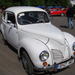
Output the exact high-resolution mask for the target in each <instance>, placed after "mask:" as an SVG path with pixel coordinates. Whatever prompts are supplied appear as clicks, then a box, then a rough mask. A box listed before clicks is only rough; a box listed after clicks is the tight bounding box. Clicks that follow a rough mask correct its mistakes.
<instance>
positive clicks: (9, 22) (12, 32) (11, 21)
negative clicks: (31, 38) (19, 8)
mask: <svg viewBox="0 0 75 75" xmlns="http://www.w3.org/2000/svg"><path fill="white" fill-rule="evenodd" d="M6 14H7V15H6V17H7V19H6V24H5V31H4V32H5V36H6V38H7V41H8V42H9V43H10V44H11V45H12V46H14V47H15V48H18V28H17V24H16V19H15V14H14V13H12V12H7V13H6Z"/></svg>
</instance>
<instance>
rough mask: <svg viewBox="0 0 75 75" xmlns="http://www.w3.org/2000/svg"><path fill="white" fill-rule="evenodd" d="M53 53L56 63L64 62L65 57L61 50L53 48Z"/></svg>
mask: <svg viewBox="0 0 75 75" xmlns="http://www.w3.org/2000/svg"><path fill="white" fill-rule="evenodd" d="M51 51H52V54H53V60H54V62H56V63H59V62H62V61H63V59H64V56H63V54H62V52H61V51H60V50H56V49H52V50H51Z"/></svg>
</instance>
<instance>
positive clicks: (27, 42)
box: [18, 38, 52, 68]
mask: <svg viewBox="0 0 75 75" xmlns="http://www.w3.org/2000/svg"><path fill="white" fill-rule="evenodd" d="M21 47H23V48H24V49H25V50H26V52H27V53H28V55H29V56H30V59H31V60H32V62H33V64H34V65H35V66H36V67H39V68H42V67H43V65H42V62H41V61H40V59H39V55H40V53H41V52H42V51H44V50H46V51H48V52H49V50H48V48H47V46H46V45H45V44H44V43H43V42H41V41H39V40H36V39H32V38H26V39H22V40H20V47H19V51H18V53H20V48H21ZM47 62H49V63H52V62H51V56H50V52H49V58H48V60H47Z"/></svg>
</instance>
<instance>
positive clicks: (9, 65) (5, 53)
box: [0, 17, 75, 75]
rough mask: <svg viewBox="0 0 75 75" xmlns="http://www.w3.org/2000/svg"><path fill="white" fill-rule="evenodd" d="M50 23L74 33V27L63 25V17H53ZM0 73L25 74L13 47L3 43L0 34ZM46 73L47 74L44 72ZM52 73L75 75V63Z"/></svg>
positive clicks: (0, 74)
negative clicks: (68, 27)
mask: <svg viewBox="0 0 75 75" xmlns="http://www.w3.org/2000/svg"><path fill="white" fill-rule="evenodd" d="M52 23H53V24H54V25H55V26H57V27H59V28H60V29H61V30H63V31H67V32H69V33H71V34H73V35H75V28H74V29H67V28H65V27H64V25H66V24H67V22H66V18H65V17H53V18H52ZM0 75H27V74H26V72H25V71H24V69H23V68H22V65H21V63H20V62H19V60H18V59H17V52H15V51H14V49H13V48H11V47H9V46H8V45H6V44H4V42H3V39H2V36H1V34H0ZM44 75H47V74H44ZM52 75H75V64H73V65H72V66H70V67H69V68H67V69H65V70H63V71H61V72H58V73H53V74H52Z"/></svg>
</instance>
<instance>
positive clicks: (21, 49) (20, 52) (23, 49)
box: [19, 47, 34, 66]
mask: <svg viewBox="0 0 75 75" xmlns="http://www.w3.org/2000/svg"><path fill="white" fill-rule="evenodd" d="M22 51H25V53H26V54H27V56H28V57H29V59H30V61H31V63H32V65H33V62H32V60H31V58H30V56H29V53H28V52H27V51H26V49H25V48H23V47H21V48H20V50H19V58H20V60H21V55H22ZM33 66H34V65H33Z"/></svg>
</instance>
